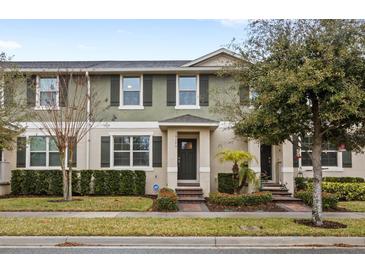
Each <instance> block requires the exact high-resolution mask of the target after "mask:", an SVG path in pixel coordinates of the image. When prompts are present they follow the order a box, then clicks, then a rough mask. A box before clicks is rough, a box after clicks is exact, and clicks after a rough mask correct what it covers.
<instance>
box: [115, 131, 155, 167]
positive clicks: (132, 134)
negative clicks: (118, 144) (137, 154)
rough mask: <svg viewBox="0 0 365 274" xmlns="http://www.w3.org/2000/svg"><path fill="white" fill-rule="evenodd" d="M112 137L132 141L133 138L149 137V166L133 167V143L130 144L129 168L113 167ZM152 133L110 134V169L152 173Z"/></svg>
mask: <svg viewBox="0 0 365 274" xmlns="http://www.w3.org/2000/svg"><path fill="white" fill-rule="evenodd" d="M114 136H128V137H130V138H132V139H133V136H149V151H148V152H149V153H148V157H149V159H148V160H149V161H148V162H149V165H148V166H133V142H131V143H130V148H129V153H130V158H129V166H114ZM152 137H153V133H152V132H121V133H119V132H113V133H110V168H113V169H121V170H145V171H152V170H153V167H152V159H153V158H152V151H153V147H152V146H153V142H152ZM118 151H119V150H118Z"/></svg>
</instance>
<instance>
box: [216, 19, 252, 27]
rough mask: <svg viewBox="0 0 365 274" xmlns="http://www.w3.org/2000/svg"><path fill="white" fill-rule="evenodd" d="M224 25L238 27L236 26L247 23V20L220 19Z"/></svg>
mask: <svg viewBox="0 0 365 274" xmlns="http://www.w3.org/2000/svg"><path fill="white" fill-rule="evenodd" d="M219 22H220V23H221V24H222V25H223V26H225V27H230V28H236V27H243V26H245V25H246V24H247V20H243V19H223V20H220V21H219Z"/></svg>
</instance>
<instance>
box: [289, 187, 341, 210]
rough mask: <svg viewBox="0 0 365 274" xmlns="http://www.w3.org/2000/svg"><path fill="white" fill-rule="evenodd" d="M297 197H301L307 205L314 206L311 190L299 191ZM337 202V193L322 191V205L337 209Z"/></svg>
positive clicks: (326, 207) (325, 207)
mask: <svg viewBox="0 0 365 274" xmlns="http://www.w3.org/2000/svg"><path fill="white" fill-rule="evenodd" d="M295 197H296V198H299V199H301V200H302V201H303V202H304V203H305V204H306V205H308V206H310V207H312V206H313V194H312V192H311V191H298V192H296V193H295ZM337 203H338V197H337V195H335V194H331V193H327V192H323V193H322V206H323V208H324V209H330V208H332V209H336V208H337Z"/></svg>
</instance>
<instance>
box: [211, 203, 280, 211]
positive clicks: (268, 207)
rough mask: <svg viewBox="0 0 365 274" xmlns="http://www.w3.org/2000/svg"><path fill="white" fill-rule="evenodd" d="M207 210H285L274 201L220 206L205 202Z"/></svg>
mask: <svg viewBox="0 0 365 274" xmlns="http://www.w3.org/2000/svg"><path fill="white" fill-rule="evenodd" d="M207 207H208V209H209V211H216V212H232V211H241V212H254V211H266V212H286V210H285V209H283V208H281V207H278V206H277V205H276V204H275V203H267V204H261V205H255V206H222V205H216V204H212V203H209V202H207Z"/></svg>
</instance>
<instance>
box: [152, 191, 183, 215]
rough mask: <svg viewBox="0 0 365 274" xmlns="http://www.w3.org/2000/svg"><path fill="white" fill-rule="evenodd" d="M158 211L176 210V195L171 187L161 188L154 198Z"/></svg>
mask: <svg viewBox="0 0 365 274" xmlns="http://www.w3.org/2000/svg"><path fill="white" fill-rule="evenodd" d="M156 206H157V210H158V211H177V210H178V206H177V195H176V193H175V191H174V190H172V189H171V188H167V187H164V188H161V189H160V191H159V192H158V196H157V199H156Z"/></svg>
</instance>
